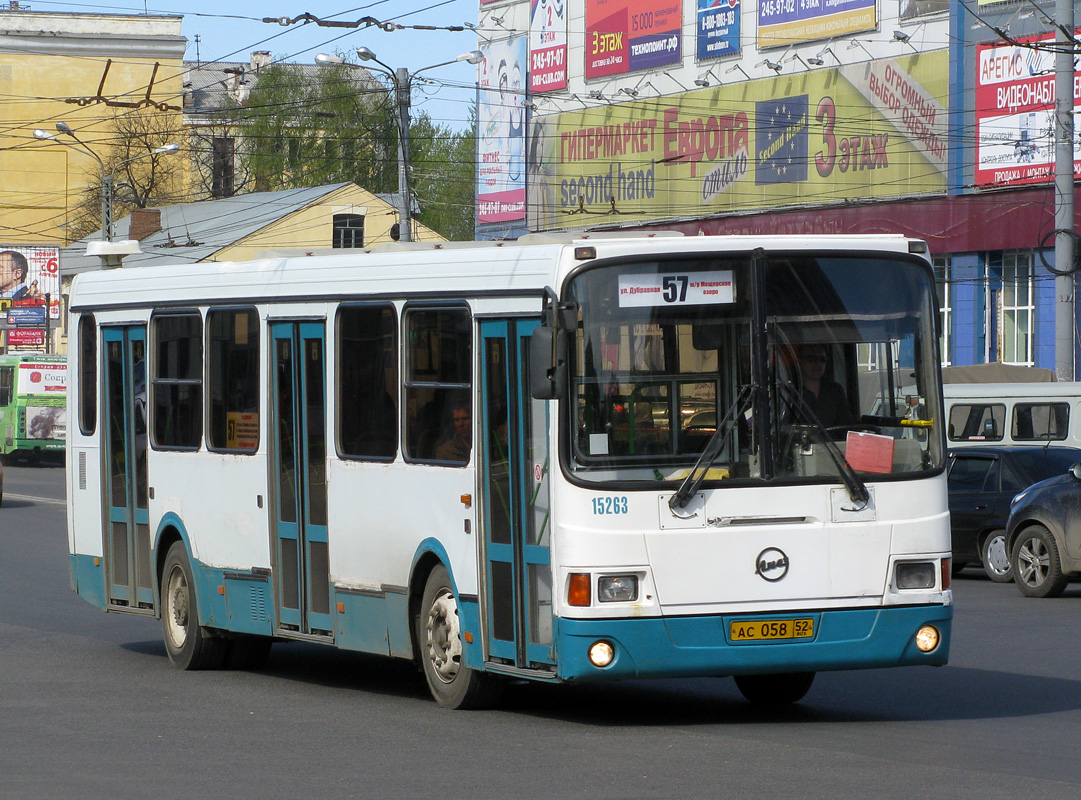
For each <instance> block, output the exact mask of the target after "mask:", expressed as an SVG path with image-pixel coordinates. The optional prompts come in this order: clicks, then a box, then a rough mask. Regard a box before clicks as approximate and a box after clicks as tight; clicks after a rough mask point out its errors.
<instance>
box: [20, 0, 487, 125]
mask: <svg viewBox="0 0 1081 800" xmlns="http://www.w3.org/2000/svg"><path fill="white" fill-rule="evenodd" d="M478 5H479V3H478V2H477V0H359V1H358V5H355V6H354V5H351V4H350V3H348V2H345V3H341V2H336V3H332V2H329V1H328V0H258V2H256V0H230V2H222V0H217V1H216V2H215V1H214V0H114V2H112V3H109V4H94V3H80V2H55V1H54V0H27V2H26V3H24V6H28V7H29V8H30V10H32V11H56V12H74V13H84V14H91V13H101V14H144V13H150V14H173V15H182V16H183V17H184V21H183V24H182V29H181V32H182V33H183V35H184V36H185V37H186V38H187V40H188V45H187V51H186V53H185V55H184V59H185V61H195V60H196V59H197V58H198V59H199V60H201V61H203V62H207V61H247V60H248V57H249V55H250V53H251V52H252V51H253V50H269V51H270V52H271V54H272V55H273V56H274V58H276V59H278V58H281V59H283V60H285V61H290V62H297V63H306V64H311V63H314V61H315V56H316V54H318V53H329V54H341V55H348V56H353V54H354V51H355V50H356V48H357V47H360V46H364V47H367V48H369V49H370V50H372V51H374V52H375V54H376V55H377V56H378V58H379V60H380V61H382V62H384V63H385V64H386V65H387V66H389V67H391V68H393V69H398V68H400V67H405V68H406V69H408V70H409V71H410V72H411V73H415V72H417V71H418V70H423V68H425V67H428V66H430V65H433V64H439V63H441V62H444V61H451V60H453V59H454V58H455V57H457V56H458V55H460V54H462V53H466V52H469V51H470V50H475V49H476V48H477V43H478V37H477V34H476V33H475V32H474V31H472V30H468V29H467V30H465V31H460V32H452V31H447V30H434V31H430V30H412V29H409V28H406V29H403V30H393V31H386V30H383V29H382V28H379V27H375V26H372V27H367V28H363V27H358V28H330V27H323V26H319V25H317V24H315V23H308V24H301V23H297V24H294V25H289V26H282V25H279V24H277V23H265V22H263V21H262V19H263V18H264V17H272V18H275V19H277V18H280V17H288V18H290V19H294V18H296V17H299V16H301V15H303V14H305V13H308V14H311V15H312V16H314V17H318V18H319V19H323V20H334V21H340V22H356V21H357V20H360V19H361V18H363V17H374V18H376V19H377V20H379V21H380V22H393V23H396V24H398V25H403V26H410V25H434V26H437V27H447V26H461V25H463V24H465V23H469V24H471V25H475V24H476V22H477V9H478ZM196 36H198V38H199V41H198V42H196ZM352 60H354V61H355V60H356V59H355V56H353V59H352ZM369 66H371V65H370V64H369ZM424 77H428V78H431V79H432V81H431V82H427V81H421V80H420V79H419V78H418V79H417V80H415V81H414V91H413V113H414V115H416V114H417V113H419V112H421V111H425V112H427V113H428V114H429V115H430V116H431V117H432V119H433V120H435V121H436V122H442V123H445V124H447V125H449V126H450V127H451V128H453V129H455V130H460V129H461V128H463V127H464V126H465V124H466V122H467V121H468V118H469V115H468V109H469V104H470V103H471V102H472V100H473V98H474V97H475V88H474V87H475V85H476V81H477V68H476V67H475V66H473V65H471V64H468V63H465V62H462V63H456V64H452V65H449V66H445V67H439V68H437V69H433V70H426V71H424V72H422V73H421V75H420V78H424Z"/></svg>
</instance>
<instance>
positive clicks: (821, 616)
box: [555, 606, 953, 681]
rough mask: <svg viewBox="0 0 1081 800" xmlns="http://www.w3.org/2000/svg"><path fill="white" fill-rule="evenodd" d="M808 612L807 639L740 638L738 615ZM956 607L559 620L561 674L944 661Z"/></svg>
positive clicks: (645, 674)
mask: <svg viewBox="0 0 1081 800" xmlns="http://www.w3.org/2000/svg"><path fill="white" fill-rule="evenodd" d="M797 617H799V618H807V617H810V618H812V619H813V620H814V635H813V636H812V637H810V638H808V639H802V640H791V639H788V640H784V639H782V640H775V641H754V642H733V641H731V640H730V638H729V623H730V622H733V621H737V620H770V619H793V618H797ZM952 620H953V607H952V606H918V607H901V608H898V607H888V608H873V609H846V610H841V611H811V612H794V613H786V614H734V615H715V616H703V617H670V618H664V617H648V618H643V617H639V618H635V619H604V620H574V619H562V618H560V619H556V621H555V622H556V631H557V633H556V636H557V648H558V652H559V666H558V670H559V677H560V679H561V680H565V681H593V680H607V679H612V680H617V679H622V678H670V677H695V676H699V677H714V676H723V675H750V674H755V673H759V674H765V673H774V672H822V671H826V670H840V669H866V668H870V667H899V666H907V665H917V664H928V665H942V664H945V663H946V662H947V661H948V660H949V650H950V628H951V624H952ZM928 624H930V625H934V626H935V627H936V628H937V629H938V631H939V634H940V637H941V638H940V641H939V645H938V647H937V648H935V650H933V651H932V652H930V653H921V652H920V651H919V650H918V649H917V648H916V643H915V636H916V631H918V630H919V629H920V627H921V626H923V625H928ZM602 639H603V640H604V641H606V642H609V643H610V644H611V645H612V646H613V649H614V650H615V658H614V659H613V660H612V663H611V664H609V665H608V666H607V667H604V668H603V669H601V668H597V667H595V666H593V665H592V664H591V663H590V662H589V655H588V654H589V648H590V646H591V645H592V644H593V643H594V642H596V641H598V640H602Z"/></svg>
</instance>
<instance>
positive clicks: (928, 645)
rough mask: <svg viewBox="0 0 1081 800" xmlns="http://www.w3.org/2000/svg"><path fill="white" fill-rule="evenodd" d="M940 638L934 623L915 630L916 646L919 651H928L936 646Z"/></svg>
mask: <svg viewBox="0 0 1081 800" xmlns="http://www.w3.org/2000/svg"><path fill="white" fill-rule="evenodd" d="M940 638H941V635H940V634H939V632H938V628H936V627H935V626H934V625H924V626H923V627H922V628H920V629H919V630H918V631H916V648H917V649H918V650H919V651H920V652H921V653H930V652H931V651H932V650H934V649H935V648H936V647H938V641H939V639H940Z"/></svg>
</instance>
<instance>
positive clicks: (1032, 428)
mask: <svg viewBox="0 0 1081 800" xmlns="http://www.w3.org/2000/svg"><path fill="white" fill-rule="evenodd" d="M942 388H943V394H944V396H945V400H946V425H947V427H946V436H947V439H948V440H949V445H950V447H963V446H965V445H987V444H999V445H1011V444H1016V445H1033V444H1047V445H1051V446H1059V447H1081V382H1075V381H1062V382H1055V383H948V384H946V385H945V386H943V387H942Z"/></svg>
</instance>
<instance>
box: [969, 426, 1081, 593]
mask: <svg viewBox="0 0 1081 800" xmlns="http://www.w3.org/2000/svg"><path fill="white" fill-rule="evenodd" d="M1079 461H1081V450H1079V449H1076V448H1073V447H1046V446H1045V447H1015V446H998V447H958V448H956V449H954V450H951V451H950V454H949V479H948V486H949V500H950V530H951V532H952V538H953V568H954V572H958V571H960V570H961V569H962V568H963V567H964V566H965V565H967V564H973V563H975V564H982V565H983V569H984V571H985V572H986V573H987V576H988V577H989V578H991V580H993V581H996V582H999V583H1005V582H1008V581H1010V580H1012V579H1013V567H1012V565H1011V563H1010V551H1009V549H1008V548H1007V546H1006V521H1007V519H1008V517H1009V514H1010V501H1011V500H1013V498H1014V495H1016V494H1018V493H1019V492H1021V491H1022V490H1023V489H1026V488H1027V487H1029V486H1031V485H1032V484H1034V483H1036V482H1037V481H1042V480H1044V479H1045V478H1049V477H1051V476H1053V475H1063V474H1064V473H1065V472H1066V470H1068V469H1069V468H1070V467H1071V466H1073V465H1074V464H1076V463H1078V462H1079Z"/></svg>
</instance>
